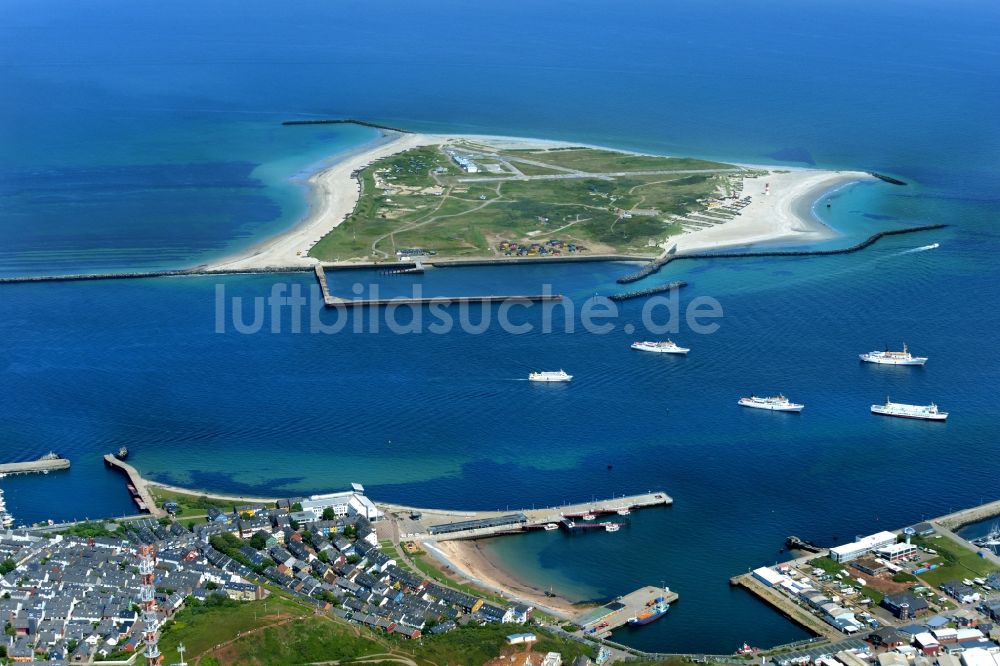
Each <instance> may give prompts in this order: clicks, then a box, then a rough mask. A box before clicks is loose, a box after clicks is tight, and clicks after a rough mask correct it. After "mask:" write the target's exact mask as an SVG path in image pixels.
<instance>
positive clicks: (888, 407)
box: [872, 398, 948, 421]
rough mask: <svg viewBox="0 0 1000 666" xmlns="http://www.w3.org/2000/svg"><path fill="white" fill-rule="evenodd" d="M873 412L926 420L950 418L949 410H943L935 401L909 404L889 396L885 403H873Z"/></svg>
mask: <svg viewBox="0 0 1000 666" xmlns="http://www.w3.org/2000/svg"><path fill="white" fill-rule="evenodd" d="M872 414H881V415H882V416H898V417H899V418H903V419H921V420H924V421H944V420H945V419H947V418H948V412H942V411H941V410H939V409H938V406H937V405H935V404H934V403H933V402H932V403H931V404H929V405H907V404H904V403H901V402H892V401H890V400H889V398H886V399H885V404H884V405H872Z"/></svg>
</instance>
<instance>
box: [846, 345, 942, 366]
mask: <svg viewBox="0 0 1000 666" xmlns="http://www.w3.org/2000/svg"><path fill="white" fill-rule="evenodd" d="M858 358H860V359H861V360H862V361H864V362H865V363H878V364H881V365H923V364H924V363H926V362H927V357H926V356H914V355H913V354H911V353H910V350H909V349H908V348H907V346H906V344H905V343H904V344H903V351H889V350H888V349H886V350H885V351H873V352H868V353H867V354H859V355H858Z"/></svg>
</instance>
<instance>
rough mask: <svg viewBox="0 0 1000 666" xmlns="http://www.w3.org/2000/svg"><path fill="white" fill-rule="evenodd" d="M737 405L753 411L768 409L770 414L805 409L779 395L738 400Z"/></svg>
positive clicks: (752, 396)
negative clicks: (751, 408)
mask: <svg viewBox="0 0 1000 666" xmlns="http://www.w3.org/2000/svg"><path fill="white" fill-rule="evenodd" d="M739 404H741V405H743V406H744V407H753V408H754V409H769V410H771V411H772V412H801V411H802V408H803V407H805V405H800V404H798V403H794V402H789V400H788V398H786V397H785V396H783V395H781V394H780V393H779V394H778V395H776V396H772V397H770V398H758V397H757V396H755V395H751V396H750V397H749V398H740V399H739Z"/></svg>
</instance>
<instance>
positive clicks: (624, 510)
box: [618, 509, 632, 516]
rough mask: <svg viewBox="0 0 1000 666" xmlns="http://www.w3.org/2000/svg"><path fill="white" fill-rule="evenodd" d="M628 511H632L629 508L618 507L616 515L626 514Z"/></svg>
mask: <svg viewBox="0 0 1000 666" xmlns="http://www.w3.org/2000/svg"><path fill="white" fill-rule="evenodd" d="M630 513H632V511H631V510H629V509H618V515H619V516H627V515H629V514H630Z"/></svg>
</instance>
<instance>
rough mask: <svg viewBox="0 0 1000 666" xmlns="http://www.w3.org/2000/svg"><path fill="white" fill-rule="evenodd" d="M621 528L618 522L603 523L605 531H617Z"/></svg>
mask: <svg viewBox="0 0 1000 666" xmlns="http://www.w3.org/2000/svg"><path fill="white" fill-rule="evenodd" d="M620 529H621V525H619V524H618V523H604V531H605V532H617V531H618V530H620Z"/></svg>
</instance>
